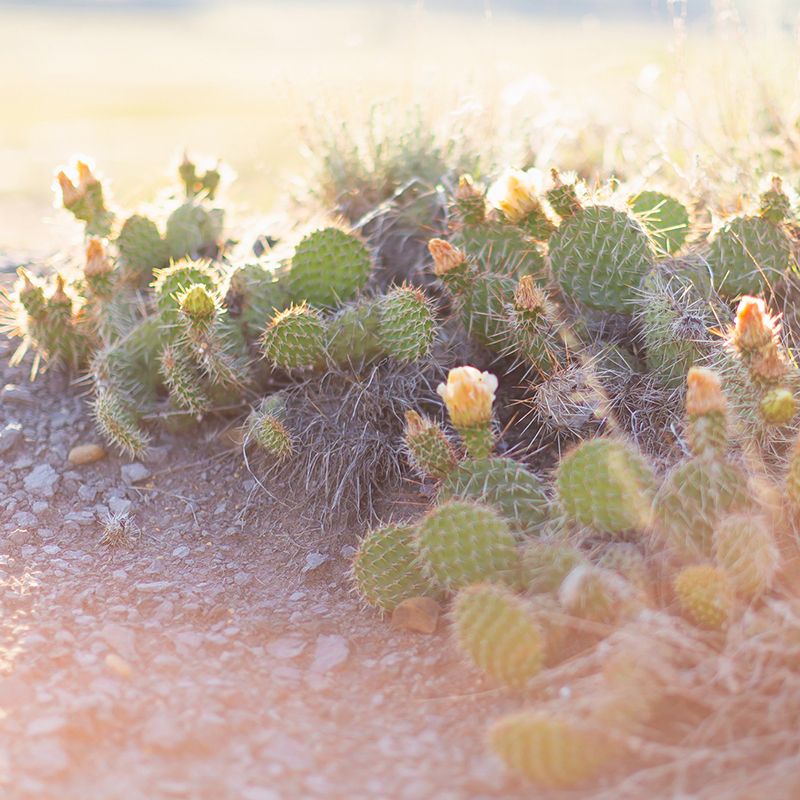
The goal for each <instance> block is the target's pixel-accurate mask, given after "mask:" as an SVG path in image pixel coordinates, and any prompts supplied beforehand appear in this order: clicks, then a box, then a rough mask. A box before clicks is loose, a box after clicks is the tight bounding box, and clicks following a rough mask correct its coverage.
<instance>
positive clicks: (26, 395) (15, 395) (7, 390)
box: [0, 383, 34, 406]
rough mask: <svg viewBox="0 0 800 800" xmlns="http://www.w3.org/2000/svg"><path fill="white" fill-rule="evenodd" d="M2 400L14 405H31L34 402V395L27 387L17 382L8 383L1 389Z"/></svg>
mask: <svg viewBox="0 0 800 800" xmlns="http://www.w3.org/2000/svg"><path fill="white" fill-rule="evenodd" d="M0 402H2V403H8V404H9V405H14V406H29V405H32V404H33V403H34V397H33V394H32V393H31V392H29V391H28V390H27V389H23V388H22V386H17V384H15V383H7V384H6V385H5V386H4V387H3V388H2V389H0Z"/></svg>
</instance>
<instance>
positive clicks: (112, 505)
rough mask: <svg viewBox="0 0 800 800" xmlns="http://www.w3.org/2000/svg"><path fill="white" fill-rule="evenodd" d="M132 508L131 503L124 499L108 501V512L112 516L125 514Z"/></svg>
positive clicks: (115, 498) (116, 498)
mask: <svg viewBox="0 0 800 800" xmlns="http://www.w3.org/2000/svg"><path fill="white" fill-rule="evenodd" d="M132 508H133V502H132V501H130V500H128V499H127V498H126V497H112V498H110V499H109V501H108V510H109V511H110V512H111V513H112V514H127V513H129V512H130V510H131V509H132Z"/></svg>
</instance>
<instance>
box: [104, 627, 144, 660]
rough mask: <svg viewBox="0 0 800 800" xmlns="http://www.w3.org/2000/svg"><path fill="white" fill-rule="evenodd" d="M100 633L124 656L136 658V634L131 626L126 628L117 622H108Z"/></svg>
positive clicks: (130, 658) (131, 658)
mask: <svg viewBox="0 0 800 800" xmlns="http://www.w3.org/2000/svg"><path fill="white" fill-rule="evenodd" d="M100 635H101V636H102V637H103V639H104V641H105V643H106V644H107V645H108V646H109V647H111V648H112V649H113V650H116V651H117V653H119V655H121V656H122V657H123V658H125V659H127V660H128V661H133V660H134V659H136V657H137V653H136V634H135V633H134V631H133V630H132V629H131V628H126V627H125V626H124V625H119V624H118V623H116V622H107V623H106V624H105V625H104V626H103V629H102V631H100Z"/></svg>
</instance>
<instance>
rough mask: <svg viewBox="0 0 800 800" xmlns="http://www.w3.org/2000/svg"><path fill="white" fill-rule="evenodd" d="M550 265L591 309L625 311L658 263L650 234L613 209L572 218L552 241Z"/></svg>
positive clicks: (600, 208)
mask: <svg viewBox="0 0 800 800" xmlns="http://www.w3.org/2000/svg"><path fill="white" fill-rule="evenodd" d="M549 255H550V266H551V270H552V273H553V277H554V278H555V280H556V281H557V282H558V284H559V286H560V287H561V289H562V290H563V291H564V293H565V294H567V295H569V296H570V297H572V298H573V299H574V300H577V301H579V302H580V303H582V304H583V305H585V306H587V307H588V308H594V309H597V310H599V311H611V312H617V313H626V312H628V311H629V310H630V308H629V307H630V304H631V302H632V301H633V300H635V298H636V294H637V291H638V288H639V284H640V283H641V281H642V278H643V277H644V276H645V275H646V274H647V272H648V271H649V270H650V268H651V267H652V266H653V264H654V263H655V260H656V258H655V251H654V249H653V245H652V242H651V240H650V237H649V236H648V234H647V232H646V231H645V230H644V228H643V227H642V226H641V224H640V223H639V222H637V221H636V220H635V219H634V218H633V217H630V216H628V215H627V214H625V213H623V212H621V211H617V210H616V209H614V208H611V207H610V206H591V207H589V208H586V209H582V210H581V211H579V212H578V213H577V214H576V215H575V216H572V217H567V218H566V219H564V221H563V222H562V223H561V225H560V226H559V227H558V228H557V229H556V230H555V231H554V233H553V235H552V236H551V237H550V250H549Z"/></svg>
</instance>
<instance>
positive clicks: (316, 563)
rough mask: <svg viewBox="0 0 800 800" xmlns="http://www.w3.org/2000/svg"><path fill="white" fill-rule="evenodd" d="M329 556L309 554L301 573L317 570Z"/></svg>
mask: <svg viewBox="0 0 800 800" xmlns="http://www.w3.org/2000/svg"><path fill="white" fill-rule="evenodd" d="M328 558H329V556H328V555H327V554H326V553H309V554H308V555H307V556H306V565H305V566H304V567H303V569H302V571H303V572H310V571H311V570H312V569H317V567H321V566H322V565H323V564H324V563H325V562H326V561H327V560H328Z"/></svg>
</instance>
